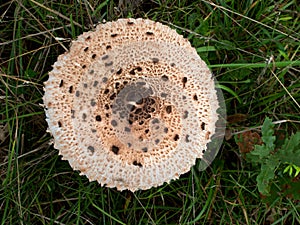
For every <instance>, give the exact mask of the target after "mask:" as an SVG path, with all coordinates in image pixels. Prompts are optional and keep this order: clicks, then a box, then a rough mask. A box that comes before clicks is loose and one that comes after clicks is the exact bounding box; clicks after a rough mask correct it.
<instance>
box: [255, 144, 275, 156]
mask: <svg viewBox="0 0 300 225" xmlns="http://www.w3.org/2000/svg"><path fill="white" fill-rule="evenodd" d="M270 151H271V150H270V149H268V148H267V146H266V145H255V148H254V151H252V152H251V154H252V155H257V156H259V158H260V159H264V158H265V157H267V156H269V155H270Z"/></svg>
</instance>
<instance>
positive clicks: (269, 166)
mask: <svg viewBox="0 0 300 225" xmlns="http://www.w3.org/2000/svg"><path fill="white" fill-rule="evenodd" d="M269 162H270V161H269ZM275 168H276V165H274V164H273V163H266V164H262V165H261V171H260V173H259V174H258V176H257V178H256V181H257V187H258V191H259V192H260V193H262V194H263V195H269V193H270V181H271V180H272V179H274V177H275V173H274V171H275Z"/></svg>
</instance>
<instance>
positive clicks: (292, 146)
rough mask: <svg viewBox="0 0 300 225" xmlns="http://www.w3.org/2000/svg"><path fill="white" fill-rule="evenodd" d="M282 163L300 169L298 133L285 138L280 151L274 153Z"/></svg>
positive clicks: (299, 138)
mask: <svg viewBox="0 0 300 225" xmlns="http://www.w3.org/2000/svg"><path fill="white" fill-rule="evenodd" d="M276 154H277V155H278V157H279V158H280V159H281V161H282V162H283V163H288V164H294V165H296V166H298V167H300V132H297V133H295V134H292V135H291V137H290V138H286V139H285V141H284V144H283V145H282V147H281V149H280V150H279V151H278V152H277V153H276Z"/></svg>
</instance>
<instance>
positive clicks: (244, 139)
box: [237, 131, 262, 153]
mask: <svg viewBox="0 0 300 225" xmlns="http://www.w3.org/2000/svg"><path fill="white" fill-rule="evenodd" d="M261 144H262V140H261V137H260V135H259V134H258V133H257V132H255V131H246V132H244V133H242V134H238V142H237V145H238V146H239V149H240V152H241V153H248V152H251V151H252V150H254V145H261Z"/></svg>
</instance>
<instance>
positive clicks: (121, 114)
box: [43, 19, 219, 191]
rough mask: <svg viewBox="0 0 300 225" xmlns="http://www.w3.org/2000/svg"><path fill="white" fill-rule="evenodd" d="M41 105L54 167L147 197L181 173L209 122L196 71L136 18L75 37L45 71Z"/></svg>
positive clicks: (209, 88) (209, 104) (184, 45)
mask: <svg viewBox="0 0 300 225" xmlns="http://www.w3.org/2000/svg"><path fill="white" fill-rule="evenodd" d="M43 100H44V105H45V112H46V117H47V118H46V120H47V122H48V125H49V131H50V132H51V134H52V135H53V137H54V147H55V148H56V149H58V150H59V154H60V155H62V156H63V159H65V160H68V161H69V163H70V165H71V166H72V168H73V169H75V170H79V171H81V174H82V175H86V176H87V177H88V179H89V180H90V181H94V180H96V181H98V182H99V183H100V184H101V185H106V186H107V187H116V188H117V189H118V190H125V189H129V190H131V191H136V190H138V189H143V190H144V189H149V188H151V187H156V186H159V185H162V184H163V183H164V182H170V181H171V180H172V179H177V178H178V177H179V176H180V175H181V174H183V173H186V172H188V171H189V170H190V168H191V166H193V165H194V164H195V161H196V159H197V158H202V157H203V153H204V151H205V150H206V148H207V144H208V143H209V142H210V140H211V136H212V135H213V134H214V133H215V123H216V121H217V120H218V114H217V109H218V107H219V104H218V99H217V94H216V90H215V84H214V80H213V78H212V75H211V72H210V71H209V69H208V67H207V66H206V64H205V63H204V62H203V61H202V60H201V59H200V57H199V56H198V54H197V52H196V50H195V49H194V48H192V47H191V45H190V43H189V42H188V41H187V40H186V39H184V38H183V37H182V36H181V35H179V34H177V33H176V31H174V30H172V29H170V28H169V27H167V26H165V25H162V24H161V23H157V22H154V21H151V20H146V19H119V20H117V21H115V22H108V23H106V24H100V25H98V26H97V27H96V30H95V31H91V32H87V33H84V34H82V35H80V36H79V37H78V39H77V40H76V41H73V43H72V46H71V48H70V51H69V52H67V53H65V54H63V55H60V56H59V57H58V60H57V62H56V63H55V64H54V66H53V70H52V71H51V72H50V73H49V79H48V81H47V82H45V95H44V97H43Z"/></svg>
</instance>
